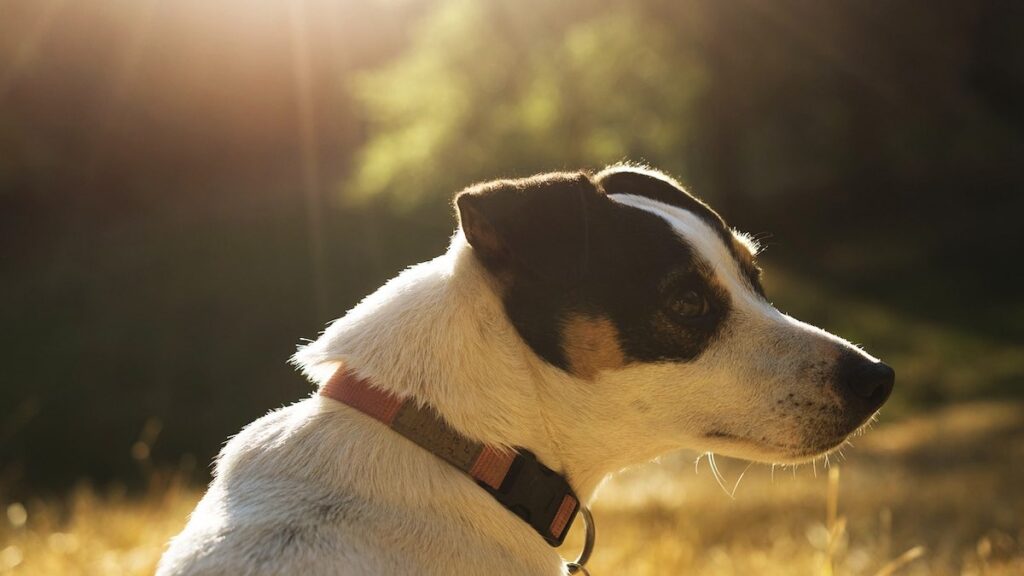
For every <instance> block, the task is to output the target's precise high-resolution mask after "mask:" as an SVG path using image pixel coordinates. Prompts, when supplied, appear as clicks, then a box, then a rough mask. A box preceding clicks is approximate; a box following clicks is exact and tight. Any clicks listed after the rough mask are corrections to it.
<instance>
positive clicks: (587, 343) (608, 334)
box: [562, 314, 626, 380]
mask: <svg viewBox="0 0 1024 576" xmlns="http://www.w3.org/2000/svg"><path fill="white" fill-rule="evenodd" d="M562 351H563V352H564V353H565V357H566V359H567V360H568V361H569V368H570V370H572V373H573V374H575V375H577V376H579V377H580V378H583V379H586V380H591V379H593V378H594V377H595V376H597V373H598V372H600V371H602V370H610V369H614V368H621V367H622V366H625V364H626V355H625V353H623V351H622V346H621V345H620V343H619V331H618V329H616V328H615V325H614V324H613V323H612V321H611V320H609V319H608V318H606V317H604V316H585V315H582V314H574V315H573V316H571V317H570V318H569V319H568V320H567V321H566V322H565V325H564V327H563V328H562Z"/></svg>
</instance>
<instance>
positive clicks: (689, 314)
mask: <svg viewBox="0 0 1024 576" xmlns="http://www.w3.org/2000/svg"><path fill="white" fill-rule="evenodd" d="M672 311H673V312H675V313H676V314H677V315H678V316H680V317H682V318H697V317H700V316H703V315H705V314H707V313H708V300H707V298H705V297H704V296H702V295H701V294H699V293H697V292H696V291H695V290H687V291H686V292H683V293H682V294H681V295H680V296H679V297H678V298H676V299H675V301H673V302H672Z"/></svg>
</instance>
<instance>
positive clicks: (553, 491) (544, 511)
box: [479, 450, 580, 546]
mask: <svg viewBox="0 0 1024 576" xmlns="http://www.w3.org/2000/svg"><path fill="white" fill-rule="evenodd" d="M479 484H480V486H482V487H483V488H484V489H485V490H487V491H488V492H490V493H491V495H492V496H494V498H495V499H496V500H497V501H498V502H500V503H501V504H502V505H503V506H505V507H506V508H508V509H509V510H511V511H512V512H513V513H514V514H515V515H516V516H519V517H520V518H522V519H523V520H524V521H525V522H526V523H527V524H529V525H530V526H532V527H533V529H534V530H536V531H537V533H538V534H540V535H541V537H543V538H544V540H546V541H547V543H548V544H550V545H552V546H561V545H562V542H563V541H564V540H565V535H566V534H568V532H569V527H570V526H572V522H573V520H574V519H575V518H576V514H577V513H578V512H579V510H580V501H579V499H578V498H577V497H576V494H575V493H574V492H573V491H572V487H571V486H569V483H568V482H566V480H565V478H563V477H562V476H561V475H560V474H558V473H557V472H555V471H554V470H552V469H550V468H548V467H547V466H545V465H544V464H542V463H541V462H540V461H539V460H537V457H536V456H534V455H533V453H532V452H529V451H527V450H521V451H520V452H519V453H518V455H517V456H516V458H515V460H513V462H512V465H511V466H510V468H509V471H508V474H507V475H506V476H505V480H504V481H503V482H502V483H501V486H500V487H499V488H498V489H497V490H495V489H493V488H491V487H490V486H488V485H486V484H484V483H482V482H481V483H479Z"/></svg>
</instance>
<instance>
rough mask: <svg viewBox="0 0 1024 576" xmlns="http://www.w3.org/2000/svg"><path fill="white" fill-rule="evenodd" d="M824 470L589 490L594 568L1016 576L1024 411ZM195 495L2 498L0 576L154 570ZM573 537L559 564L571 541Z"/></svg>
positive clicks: (980, 408)
mask: <svg viewBox="0 0 1024 576" xmlns="http://www.w3.org/2000/svg"><path fill="white" fill-rule="evenodd" d="M856 444H857V446H856V447H855V448H852V449H848V450H847V452H848V459H847V460H846V461H844V462H843V463H842V464H841V472H839V471H837V469H836V468H835V467H832V468H829V469H827V470H826V469H825V468H824V467H823V465H822V463H818V464H817V466H816V467H815V466H811V465H805V466H802V467H800V468H798V469H796V470H792V469H788V468H787V469H782V468H776V469H775V470H774V471H773V470H772V469H771V468H769V467H763V466H752V467H750V468H749V469H747V470H746V474H745V475H744V477H743V480H742V482H741V483H740V485H739V486H738V487H736V489H735V493H734V496H733V497H730V495H729V492H732V491H733V488H734V486H735V482H736V481H737V480H738V478H739V476H740V474H741V473H742V472H743V471H744V469H745V468H746V464H743V463H740V462H727V461H725V460H724V459H722V458H719V459H718V467H719V469H720V470H721V472H722V475H723V477H724V479H723V482H722V484H724V485H725V487H726V489H723V488H722V487H721V486H720V485H719V483H718V481H716V479H715V478H714V476H713V475H712V473H711V472H710V470H709V466H708V461H707V459H706V458H705V459H704V460H702V461H701V463H700V468H701V470H700V473H698V474H695V473H694V464H693V459H692V458H687V457H683V456H678V457H672V458H667V459H665V461H663V462H661V463H659V464H655V465H648V466H644V467H641V468H639V469H636V470H631V471H629V472H626V473H624V474H623V475H621V476H619V477H617V478H616V479H614V480H613V481H612V482H610V483H609V484H608V485H607V486H605V488H604V489H603V490H602V493H601V495H600V498H599V502H598V505H597V507H596V509H595V511H594V514H595V517H596V519H597V525H598V543H597V551H596V553H595V555H594V559H593V561H592V564H591V572H592V573H593V574H595V576H597V575H605V576H607V575H611V574H616V575H618V574H630V575H634V574H636V575H644V574H659V575H663V574H670V575H671V574H694V575H707V576H725V575H733V574H735V575H751V574H757V575H769V576H770V575H803V574H807V575H818V576H855V575H865V576H889V575H901V576H913V575H923V574H931V575H937V576H940V575H954V574H958V575H978V576H1004V575H1005V576H1009V575H1016V576H1019V575H1022V574H1024V469H1022V468H1021V467H1020V466H1019V465H1018V462H1020V461H1021V460H1022V458H1024V406H1022V405H1017V404H972V405H964V406H961V407H958V408H955V409H950V410H946V411H942V412H938V413H934V414H931V415H928V416H921V417H915V418H911V419H907V420H904V421H903V422H900V423H898V424H891V425H886V426H880V427H878V428H876V429H875V430H873V431H872V432H870V433H869V434H868V435H867V436H865V437H862V438H861V439H860V440H859V441H857V442H856ZM198 496H199V492H198V490H196V489H193V488H188V487H183V486H180V485H177V484H175V483H173V482H171V483H169V484H164V485H162V486H159V487H154V488H153V489H152V490H151V495H150V496H149V497H148V498H144V499H137V498H128V497H125V496H123V495H118V494H116V493H108V494H104V495H102V496H100V495H97V494H96V493H95V492H94V491H91V490H88V489H84V488H83V489H80V490H77V491H75V492H73V493H72V494H70V495H69V496H68V497H67V498H66V499H65V500H64V501H28V502H24V503H16V502H4V503H2V508H0V512H6V514H5V516H0V526H2V528H0V573H3V574H8V573H9V574H24V575H30V574H32V575H34V574H45V575H55V574H82V575H86V574H88V575H104V576H108V575H118V574H151V573H152V571H153V568H154V566H155V564H156V561H157V559H158V557H159V555H160V553H161V550H162V549H163V546H164V543H165V542H166V540H167V539H168V538H169V537H170V536H171V535H173V534H174V533H175V532H177V531H178V530H179V529H180V528H181V527H182V525H183V524H184V522H185V519H186V516H187V515H188V512H189V511H190V510H191V508H192V506H193V505H194V503H195V501H196V499H197V498H198ZM578 532H579V529H578V527H577V528H574V534H573V535H572V536H571V540H570V541H569V542H568V543H567V545H566V546H565V547H564V550H563V553H564V554H566V555H572V554H574V553H575V550H576V549H577V548H576V547H577V546H578V544H579V542H580V534H579V533H578Z"/></svg>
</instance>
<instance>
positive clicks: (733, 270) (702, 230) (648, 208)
mask: <svg viewBox="0 0 1024 576" xmlns="http://www.w3.org/2000/svg"><path fill="white" fill-rule="evenodd" d="M608 198H610V199H612V200H613V201H615V202H618V203H619V204H622V205H625V206H630V207H633V208H637V209H640V210H643V211H645V212H650V213H651V214H654V215H655V216H658V217H660V218H662V219H663V220H665V221H666V222H668V224H669V226H671V227H672V229H673V230H675V232H676V234H678V235H679V236H680V237H681V238H683V239H684V240H685V241H686V243H687V244H689V245H690V246H692V247H693V248H694V250H696V251H697V254H699V255H700V257H701V258H703V259H704V260H705V261H707V263H708V264H710V265H711V269H712V270H713V271H714V272H715V275H716V276H717V277H718V279H719V281H721V282H722V283H723V284H724V285H725V286H726V287H727V288H728V289H729V292H730V293H731V294H733V297H734V298H736V299H742V300H743V301H745V302H746V303H748V304H750V305H752V306H756V307H758V308H760V307H762V306H764V305H765V303H764V302H763V301H762V299H761V298H759V297H758V296H757V295H756V294H755V293H754V292H753V290H752V289H751V288H750V287H749V286H748V285H747V282H746V281H744V280H743V276H742V274H741V272H740V266H739V262H737V261H736V258H735V257H734V256H733V253H732V251H731V250H730V249H729V247H728V246H726V245H725V243H724V242H722V237H721V236H719V235H718V233H717V232H716V231H715V230H714V229H713V228H712V227H711V226H710V225H708V223H707V222H705V221H704V219H703V218H701V217H700V216H698V215H696V214H694V213H693V212H690V211H689V210H686V209H684V208H680V207H678V206H673V205H671V204H665V203H664V202H659V201H657V200H652V199H650V198H647V197H646V196H637V195H635V194H609V195H608Z"/></svg>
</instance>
